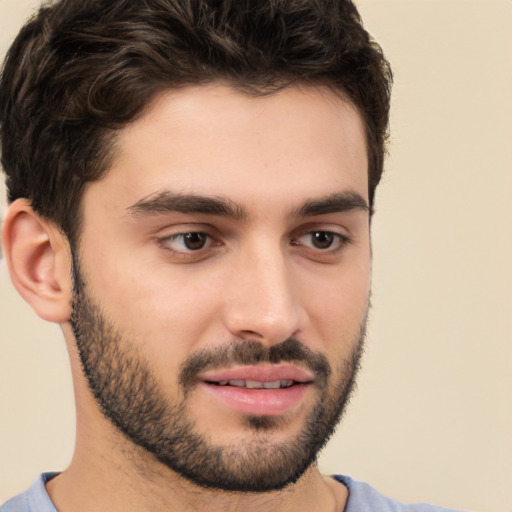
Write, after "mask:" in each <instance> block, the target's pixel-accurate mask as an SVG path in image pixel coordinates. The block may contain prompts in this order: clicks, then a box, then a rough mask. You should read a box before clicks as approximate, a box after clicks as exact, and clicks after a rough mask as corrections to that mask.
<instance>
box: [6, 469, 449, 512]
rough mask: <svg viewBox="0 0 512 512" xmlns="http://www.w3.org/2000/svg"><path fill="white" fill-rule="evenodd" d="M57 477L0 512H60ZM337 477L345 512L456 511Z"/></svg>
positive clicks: (50, 475) (38, 480)
mask: <svg viewBox="0 0 512 512" xmlns="http://www.w3.org/2000/svg"><path fill="white" fill-rule="evenodd" d="M57 474H58V473H43V474H41V475H39V476H38V477H37V478H36V480H35V482H34V483H33V484H32V485H31V486H30V488H29V489H28V490H27V491H25V492H23V493H21V494H18V496H15V497H14V498H12V499H10V500H9V501H7V502H6V503H4V504H3V505H2V506H1V507H0V512H57V510H56V508H55V507H54V506H53V503H52V501H51V500H50V497H49V496H48V493H47V492H46V488H45V483H46V482H48V480H50V479H51V478H53V477H54V476H56V475H57ZM334 478H335V479H336V480H338V482H341V483H342V484H344V485H345V486H346V487H347V488H348V492H349V498H348V502H347V506H346V507H345V511H344V512H455V511H454V510H453V509H446V508H441V507H436V506H434V505H426V504H421V503H418V504H415V505H405V504H404V503H400V502H398V501H395V500H392V499H390V498H386V497H385V496H383V495H382V494H380V493H379V492H377V491H376V490H375V489H374V488H373V487H371V486H369V485H368V484H365V483H363V482H358V481H356V480H352V478H350V477H348V476H341V475H335V476H334ZM340 512H341V511H340Z"/></svg>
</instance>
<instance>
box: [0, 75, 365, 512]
mask: <svg viewBox="0 0 512 512" xmlns="http://www.w3.org/2000/svg"><path fill="white" fill-rule="evenodd" d="M115 155H116V156H115V159H114V163H113V166H112V168H111V169H110V170H109V171H108V173H107V174H106V176H105V177H104V178H103V179H102V180H100V181H98V182H95V183H92V184H90V185H89V186H88V187H87V189H86V191H85V193H84V196H83V212H84V222H83V231H82V236H81V239H80V246H79V250H78V253H79V258H80V266H81V271H82V272H83V274H84V275H85V276H86V282H87V290H88V294H89V295H90V296H91V297H92V298H93V299H94V301H95V303H96V304H98V305H99V306H100V307H101V308H102V311H103V313H104V314H105V315H106V316H107V317H108V318H109V320H110V321H111V322H112V323H114V324H115V325H117V326H122V330H123V332H124V333H125V334H126V335H127V337H126V339H129V340H130V343H132V344H135V346H136V348H137V350H138V353H139V355H141V357H143V358H144V360H145V361H146V362H147V363H148V364H149V365H150V366H151V368H152V369H153V371H154V374H155V375H156V377H157V379H158V382H159V385H160V386H161V388H162V389H164V390H165V393H166V396H167V397H168V399H169V400H174V399H176V398H177V397H180V396H181V395H180V393H181V390H180V386H179V382H178V381H177V375H178V373H179V369H180V364H181V363H182V362H183V361H185V360H186V359H187V357H189V356H190V355H191V354H194V353H196V352H198V351H200V350H203V349H213V348H215V347H219V346H223V345H225V344H226V343H227V342H232V341H235V342H236V340H247V339H250V340H254V341H257V342H259V343H261V344H262V345H264V346H271V345H273V344H277V343H280V342H282V341H284V340H286V339H288V338H290V337H294V338H296V339H298V340H300V341H301V342H302V343H304V344H305V345H306V346H307V347H308V348H310V349H311V350H313V351H314V352H317V353H321V354H323V355H324V356H325V357H326V359H327V361H329V363H330V364H331V366H332V368H333V371H334V372H335V376H334V377H339V376H340V373H339V372H341V371H342V369H340V361H343V360H344V359H348V358H349V356H350V354H351V352H352V351H353V350H354V348H355V344H356V343H357V340H358V332H359V330H360V327H361V325H362V323H363V322H364V318H365V314H366V310H367V302H368V296H369V290H370V267H371V251H370V233H369V213H368V209H367V208H364V207H360V206H357V207H354V206H352V207H350V208H348V209H344V208H338V210H337V211H330V212H328V213H325V212H323V213H322V212H320V213H316V214H311V212H309V213H307V214H306V215H303V214H300V209H301V208H302V209H303V210H304V208H303V207H304V205H305V204H307V203H308V202H311V201H324V202H325V198H327V197H332V195H333V194H337V197H357V198H359V199H360V200H361V202H362V204H365V203H367V201H368V190H367V189H368V176H367V156H366V142H365V135H364V126H363V122H362V119H361V116H360V114H359V113H358V112H357V110H356V109H355V108H354V107H353V106H351V105H350V104H348V103H347V102H345V101H343V100H342V99H341V98H340V97H339V96H338V95H335V94H334V93H333V92H331V91H329V90H327V89H325V88H321V87H305V86H304V87H298V86H294V87H290V88H287V89H284V90H283V91H280V92H278V93H275V94H272V95H269V96H265V97H251V96H248V95H245V94H242V93H240V92H236V91H235V90H233V89H231V88H230V87H228V86H226V85H223V84H211V85H209V86H201V87H190V88H185V89H181V90H179V91H170V92H166V93H163V94H160V95H159V96H158V97H157V98H155V99H154V101H153V102H152V103H151V105H150V106H149V107H148V109H147V110H146V112H145V114H144V115H143V116H142V117H141V118H139V119H138V120H137V121H135V122H134V123H132V124H131V125H129V126H128V127H126V128H124V129H123V130H122V131H121V132H120V135H119V138H118V140H117V144H116V148H115ZM168 193H171V194H177V193H179V194H187V195H194V196H201V197H207V198H219V197H220V198H223V200H224V201H225V202H226V201H227V202H228V203H229V204H236V205H237V211H243V213H244V215H240V216H238V217H232V216H225V215H221V214H205V213H183V212H176V211H172V210H170V209H168V208H164V209H163V210H164V211H158V212H155V211H152V212H150V211H143V212H142V213H141V212H140V211H138V210H137V205H140V204H141V203H144V202H146V203H147V201H148V200H150V199H151V198H154V197H157V196H159V195H160V196H161V195H162V194H168ZM334 210H336V209H334ZM302 213H304V212H302ZM5 223H6V224H7V225H8V227H7V228H4V229H5V233H4V244H5V245H6V246H8V248H9V249H8V250H7V251H6V254H7V253H9V254H10V256H9V255H8V259H9V261H10V268H11V274H12V275H13V276H14V277H13V282H14V283H15V285H16V286H17V287H18V289H19V290H20V293H22V295H24V297H25V298H26V299H27V300H29V302H31V304H33V307H34V309H35V310H36V311H37V312H38V313H39V314H40V316H42V317H43V318H46V319H48V320H51V321H58V322H59V323H60V324H61V326H62V329H63V332H64V335H65V338H66V342H67V345H68V349H69V352H70V358H71V365H72V373H73V379H74V386H75V395H76V404H77V440H76V448H75V453H74V456H73V460H72V462H71V464H70V467H69V468H68V469H67V470H66V471H64V472H63V473H62V474H61V475H60V476H59V477H57V478H55V479H53V480H52V481H50V483H49V484H48V485H47V488H48V492H49V494H50V497H51V498H52V500H53V501H54V503H55V505H56V507H57V509H58V510H63V511H71V510H72V511H74V512H81V511H82V510H86V509H87V510H92V509H93V510H98V511H103V510H105V511H106V510H109V511H117V510H153V511H158V510H166V511H170V510H171V511H172V510H180V511H186V510H209V511H216V510H223V511H226V510H243V511H246V512H247V511H251V510H262V509H263V510H269V511H278V510H279V511H288V510H323V511H327V510H337V511H340V510H343V509H344V506H345V503H346V499H347V491H346V489H345V488H344V487H343V486H342V485H341V484H338V483H336V482H334V481H333V480H331V479H329V478H325V477H323V476H322V475H321V474H320V473H319V471H318V468H317V467H316V465H314V464H313V465H312V466H311V467H310V468H309V469H308V470H307V471H306V473H305V474H304V475H303V476H302V477H301V478H300V479H299V481H298V482H297V483H295V484H293V485H290V486H288V487H286V488H285V489H284V490H283V491H273V492H268V493H263V494H251V493H245V494H227V493H225V492H222V491H215V490H208V491H207V490H204V489H200V488H198V487H196V486H194V485H192V484H190V483H189V482H188V481H186V480H184V479H183V478H182V477H180V476H179V475H177V474H176V473H174V472H173V471H171V470H169V469H168V468H166V467H164V466H163V465H162V464H160V463H158V462H157V461H155V460H154V459H153V458H151V457H150V456H148V454H147V453H146V452H145V451H144V450H143V449H142V448H139V447H137V446H135V445H133V444H132V443H131V442H130V441H129V440H127V439H126V438H125V437H124V436H123V435H121V434H120V433H119V432H118V431H117V430H116V428H115V427H114V426H113V425H112V424H111V423H110V422H109V421H108V420H107V419H106V418H105V417H104V416H103V415H102V414H101V412H100V410H99V408H98V405H97V403H96V401H95V399H94V398H93V397H92V395H91V392H90V391H89V388H88V386H87V383H86V381H85V379H84V377H83V374H82V372H81V368H80V363H79V358H78V355H77V351H76V346H75V340H74V336H73V331H72V328H71V325H70V322H69V318H70V309H69V304H70V302H71V288H72V283H71V282H70V278H69V276H70V274H71V271H70V270H71V261H70V255H69V247H68V246H67V245H66V240H65V239H63V237H62V235H61V234H60V233H59V232H58V230H56V229H55V227H54V226H52V225H51V224H50V223H47V222H46V221H44V220H43V219H40V218H39V217H38V216H37V215H36V214H34V212H33V211H32V210H31V209H30V206H29V205H28V203H27V202H23V201H21V202H15V203H14V204H13V205H12V207H11V210H10V212H9V214H8V216H7V217H6V221H5ZM25 232H29V233H32V232H37V233H38V236H39V238H41V236H42V235H41V233H45V234H46V239H45V240H46V241H45V242H44V244H45V245H44V246H45V250H44V251H42V250H39V251H38V254H39V255H40V257H39V258H38V259H35V263H34V258H32V263H28V261H29V258H28V257H25V258H24V261H26V262H27V263H26V264H25V265H24V266H22V265H19V269H16V268H15V267H16V263H14V261H15V260H16V258H17V256H16V254H15V253H16V249H15V247H19V246H20V245H22V244H21V243H20V242H21V241H23V240H26V237H25V238H23V236H24V233H25ZM189 232H202V233H205V234H207V235H208V238H207V240H208V242H207V243H206V245H205V247H204V248H203V249H200V250H198V251H191V250H189V249H187V247H186V246H185V245H184V242H183V238H182V237H181V236H180V234H181V233H189ZM315 232H317V233H318V232H322V233H324V232H328V233H334V234H335V235H334V236H333V240H334V241H333V244H332V246H331V247H329V248H327V249H324V248H319V247H317V246H315V243H314V238H313V236H312V235H311V233H315ZM27 236H28V235H27ZM36 238H37V237H35V235H34V236H33V239H34V240H35V239H36ZM43 238H44V237H43ZM347 239H348V241H347ZM42 244H43V242H40V246H39V248H40V249H41V247H42ZM34 245H36V244H35V243H34V244H32V245H30V244H25V246H27V247H29V246H30V247H32V246H34ZM25 246H23V247H25ZM29 250H30V249H29V248H26V249H25V253H28V251H29ZM32 250H33V249H32ZM20 252H21V249H18V253H20ZM41 255H42V256H41ZM18 259H20V257H19V254H18ZM34 265H35V266H36V267H37V269H36V270H32V271H30V270H29V269H30V268H31V266H32V267H34ZM23 272H25V274H23ZM29 273H30V275H31V277H27V276H26V275H28V274H29ZM23 276H25V277H23ZM35 281H37V283H38V285H39V287H36V286H35V285H33V286H32V289H31V291H30V293H29V292H28V291H27V287H28V285H29V284H30V283H34V282H35ZM27 283H28V284H27ZM43 285H44V286H43ZM41 290H43V292H41ZM41 296H42V297H41ZM334 377H333V378H334ZM315 400H318V394H317V391H316V390H315V388H314V387H309V388H308V389H307V390H306V391H305V392H304V393H303V395H302V396H301V398H300V400H299V401H298V402H297V403H294V405H293V406H291V407H289V408H288V409H286V410H285V411H284V412H280V413H279V415H278V416H279V419H280V421H279V427H278V428H277V427H276V428H274V429H271V430H270V431H266V432H264V433H262V432H260V431H258V430H257V429H253V428H251V427H250V426H249V425H248V424H247V422H246V421H244V415H243V414H242V413H240V412H239V411H236V410H235V411H234V410H232V409H230V407H229V406H226V405H225V404H223V403H219V401H217V400H216V399H215V397H214V398H212V395H211V393H209V392H208V391H207V390H205V389H203V387H201V386H197V387H195V388H193V390H192V391H191V393H190V395H189V396H188V397H187V414H188V415H189V416H190V417H191V418H192V419H193V420H194V422H195V424H196V428H197V429H198V431H199V432H200V433H202V434H208V436H209V439H210V441H211V442H212V443H213V444H216V445H223V446H230V447H234V448H236V449H240V450H242V449H243V447H244V446H251V443H252V444H255V443H257V442H258V441H261V440H262V439H263V437H262V436H264V438H265V440H266V441H265V442H268V443H279V442H284V441H286V440H287V439H290V438H291V437H294V436H296V435H297V434H298V433H299V432H300V431H301V428H302V427H303V426H304V423H305V420H306V418H307V415H308V412H310V411H311V409H312V408H313V406H314V404H315ZM112 489H115V490H116V492H115V493H113V492H112Z"/></svg>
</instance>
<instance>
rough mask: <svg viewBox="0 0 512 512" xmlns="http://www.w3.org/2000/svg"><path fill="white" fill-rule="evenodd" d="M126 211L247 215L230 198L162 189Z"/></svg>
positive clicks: (136, 213)
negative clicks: (162, 190)
mask: <svg viewBox="0 0 512 512" xmlns="http://www.w3.org/2000/svg"><path fill="white" fill-rule="evenodd" d="M128 212H129V213H130V214H131V215H134V216H136V217H147V216H151V215H159V214H164V213H170V212H178V213H185V214H194V213H196V214H204V215H220V216H221V217H229V218H232V219H234V220H244V219H246V218H247V217H248V214H247V210H246V209H245V208H244V207H243V206H242V205H239V204H237V203H235V202H234V201H231V200H230V199H227V198H223V197H206V196H200V195H196V194H180V193H176V192H170V191H164V192H160V193H158V194H155V195H150V196H148V197H146V198H143V199H141V200H140V201H138V202H136V203H135V204H133V205H132V206H130V207H128Z"/></svg>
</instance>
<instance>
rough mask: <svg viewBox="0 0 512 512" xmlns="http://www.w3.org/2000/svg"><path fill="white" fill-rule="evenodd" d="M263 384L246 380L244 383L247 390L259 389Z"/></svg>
mask: <svg viewBox="0 0 512 512" xmlns="http://www.w3.org/2000/svg"><path fill="white" fill-rule="evenodd" d="M263 386H264V384H263V382H258V381H255V380H246V381H245V387H246V388H248V389H261V388H263Z"/></svg>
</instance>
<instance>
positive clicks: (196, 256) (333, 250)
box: [158, 229, 352, 261]
mask: <svg viewBox="0 0 512 512" xmlns="http://www.w3.org/2000/svg"><path fill="white" fill-rule="evenodd" d="M320 233H321V234H323V235H327V236H331V237H333V242H332V245H334V247H331V246H329V247H327V248H325V249H319V248H314V247H308V246H307V245H305V244H301V243H300V242H299V241H298V240H299V239H300V238H302V237H304V236H307V235H310V236H312V235H315V234H320ZM187 235H199V236H203V237H206V241H205V244H204V245H203V246H202V247H200V248H198V249H197V250H193V249H185V250H179V249H173V248H172V247H171V245H170V244H171V243H173V242H174V241H176V240H182V242H184V237H186V236H187ZM158 242H159V245H160V246H161V247H162V248H163V249H164V250H166V251H167V252H169V253H170V254H171V255H173V256H174V257H178V258H181V259H184V260H186V259H189V260H196V261H197V260H201V259H202V258H203V257H206V256H208V254H209V252H210V251H211V249H212V248H213V247H215V246H221V245H222V242H218V241H216V240H215V237H214V236H212V235H210V234H209V233H205V232H203V231H186V232H181V233H175V234H172V235H169V236H166V237H163V238H160V239H158ZM351 242H352V239H351V238H350V237H348V236H347V235H344V234H341V233H337V232H335V231H329V230H323V229H308V230H307V231H303V232H301V233H299V234H297V235H296V236H294V237H293V238H292V239H291V240H290V245H291V246H292V247H301V246H302V247H303V248H304V249H305V250H306V251H308V252H310V253H314V255H315V256H317V257H329V256H334V255H336V254H337V253H339V252H340V251H342V250H343V249H345V248H346V246H347V245H349V244H350V243H351Z"/></svg>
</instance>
